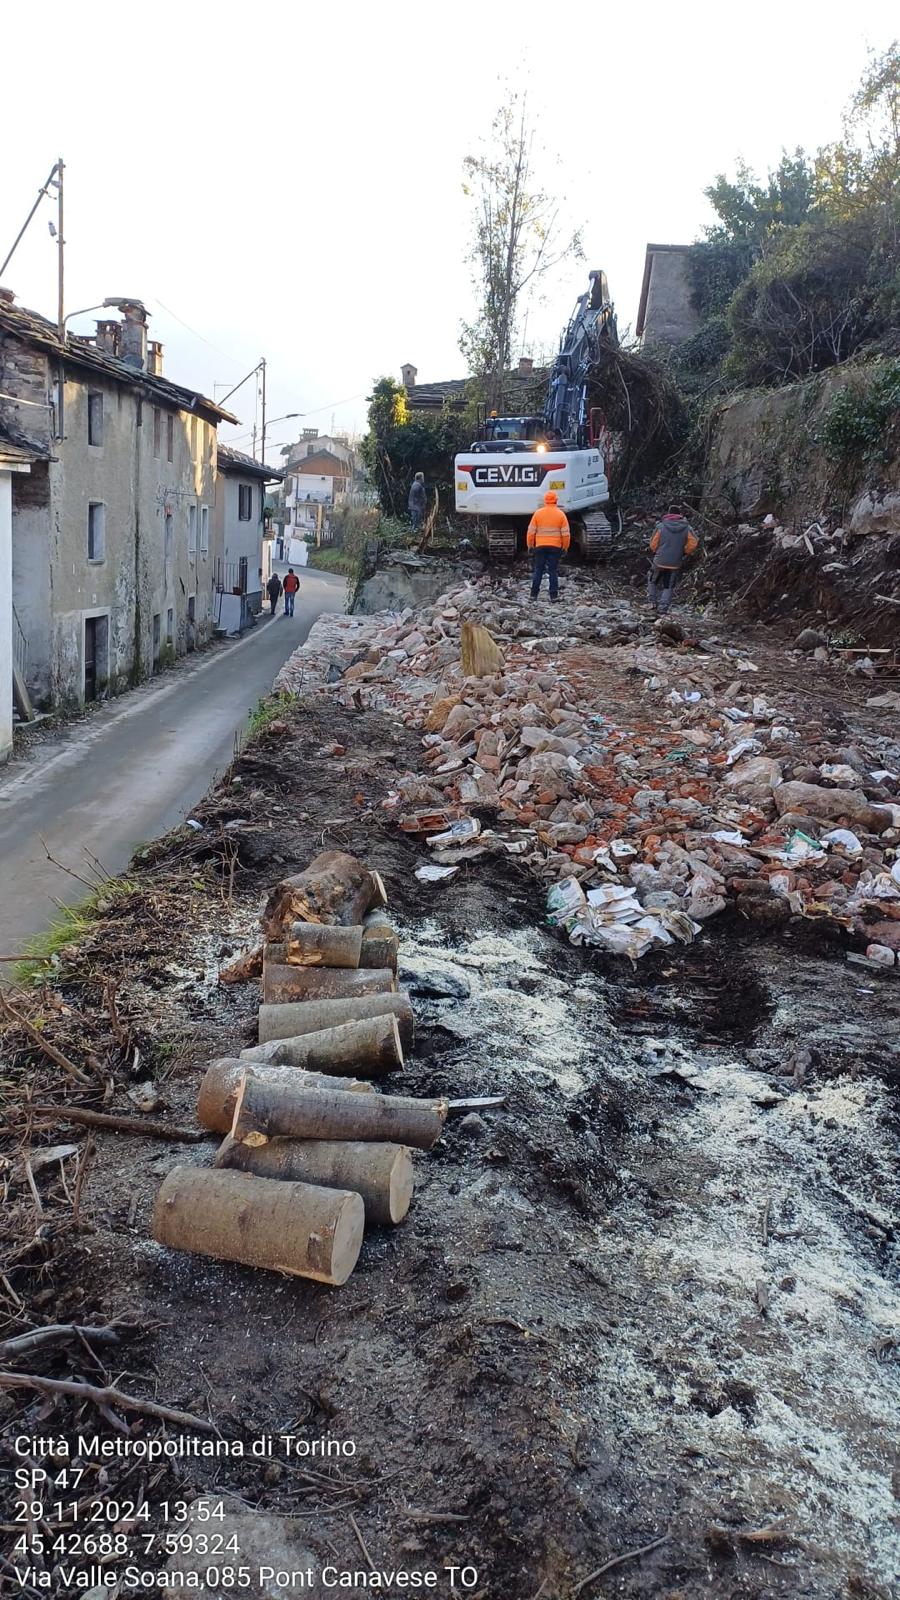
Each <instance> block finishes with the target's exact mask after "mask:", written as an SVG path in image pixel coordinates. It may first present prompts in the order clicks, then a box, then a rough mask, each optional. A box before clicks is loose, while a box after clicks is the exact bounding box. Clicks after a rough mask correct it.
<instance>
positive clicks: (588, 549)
mask: <svg viewBox="0 0 900 1600" xmlns="http://www.w3.org/2000/svg"><path fill="white" fill-rule="evenodd" d="M574 531H575V547H576V549H577V550H578V553H579V555H580V556H581V558H582V560H584V561H602V560H603V558H604V557H605V556H607V555H608V554H609V550H610V546H611V545H612V542H613V525H612V523H611V522H610V520H609V518H608V516H607V515H606V512H605V511H587V512H585V514H584V516H583V517H579V518H578V521H577V523H576V527H575V530H574Z"/></svg>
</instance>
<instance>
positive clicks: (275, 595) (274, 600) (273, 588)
mask: <svg viewBox="0 0 900 1600" xmlns="http://www.w3.org/2000/svg"><path fill="white" fill-rule="evenodd" d="M266 594H267V595H268V596H269V605H270V606H271V608H272V615H273V617H274V615H275V613H276V612H277V610H278V600H279V597H280V595H281V579H280V578H279V576H278V573H277V572H273V573H272V576H271V578H270V579H269V581H268V583H267V584H266Z"/></svg>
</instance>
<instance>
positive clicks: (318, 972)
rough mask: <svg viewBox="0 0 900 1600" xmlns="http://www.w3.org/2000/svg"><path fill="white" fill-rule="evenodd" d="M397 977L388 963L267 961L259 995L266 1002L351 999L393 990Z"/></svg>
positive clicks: (274, 1003)
mask: <svg viewBox="0 0 900 1600" xmlns="http://www.w3.org/2000/svg"><path fill="white" fill-rule="evenodd" d="M396 988H397V980H396V978H395V977H394V974H393V972H392V971H391V969H390V967H378V968H376V967H372V968H370V969H364V968H362V967H356V968H354V969H353V971H348V969H347V968H346V967H288V966H278V965H277V964H276V963H275V962H273V961H266V962H265V964H264V966H263V975H262V997H263V1000H264V1001H265V1003H266V1005H279V1004H280V1003H281V1002H282V1001H284V1000H353V999H355V998H357V996H360V995H367V994H393V993H394V992H395V990H396Z"/></svg>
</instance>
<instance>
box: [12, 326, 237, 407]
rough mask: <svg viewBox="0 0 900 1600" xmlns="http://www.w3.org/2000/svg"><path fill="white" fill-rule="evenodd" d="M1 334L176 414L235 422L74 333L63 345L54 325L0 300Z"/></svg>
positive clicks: (186, 391) (201, 397)
mask: <svg viewBox="0 0 900 1600" xmlns="http://www.w3.org/2000/svg"><path fill="white" fill-rule="evenodd" d="M0 332H7V333H12V334H16V335H18V337H19V338H20V339H23V340H27V341H28V342H29V343H30V344H36V345H38V346H39V347H40V348H41V349H42V350H48V351H50V352H51V354H53V355H57V356H58V355H62V356H63V358H64V359H65V361H66V363H67V364H68V365H69V366H74V367H84V368H85V369H86V370H87V371H90V372H97V373H100V374H101V375H102V376H103V377H106V378H111V379H112V380H113V381H114V382H116V383H127V384H128V385H129V386H130V387H131V388H135V387H139V388H142V389H144V390H146V391H148V392H149V393H150V394H151V395H152V396H153V397H154V398H155V399H158V400H159V401H161V402H162V403H163V404H168V405H171V406H177V407H178V409H179V411H205V412H206V413H207V415H208V416H210V417H212V418H213V419H214V420H215V421H216V422H237V421H238V418H237V417H235V416H233V415H232V413H231V412H230V411H225V410H224V409H223V408H222V406H220V405H217V404H216V402H215V401H214V400H210V399H208V397H207V396H206V395H204V394H200V393H199V392H198V391H197V390H196V389H185V388H183V387H182V386H181V384H179V383H172V382H170V380H169V379H168V378H161V377H159V378H158V377H154V375H153V374H152V373H150V372H146V371H144V370H143V369H142V368H140V367H133V366H130V365H129V364H128V362H127V361H120V360H119V358H118V357H117V356H110V355H107V354H106V352H105V351H104V350H98V349H97V346H96V345H93V344H90V343H89V341H88V340H87V339H80V338H79V337H78V335H77V334H75V333H70V334H68V335H67V337H66V340H65V343H64V344H63V343H62V342H61V341H60V337H59V334H58V332H57V328H56V324H55V323H54V322H49V321H48V320H47V318H46V317H42V316H39V315H38V313H37V312H36V311H29V310H28V309H27V308H26V307H25V306H17V305H13V304H10V303H9V302H7V301H5V300H0Z"/></svg>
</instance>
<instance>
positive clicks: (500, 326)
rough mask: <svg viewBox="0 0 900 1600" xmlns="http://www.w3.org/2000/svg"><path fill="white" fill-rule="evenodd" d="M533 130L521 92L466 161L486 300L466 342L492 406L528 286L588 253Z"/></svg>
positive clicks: (476, 262) (466, 328)
mask: <svg viewBox="0 0 900 1600" xmlns="http://www.w3.org/2000/svg"><path fill="white" fill-rule="evenodd" d="M534 137H535V130H534V127H533V125H532V124H531V123H530V122H529V120H528V114H527V105H526V102H525V100H524V99H523V100H522V101H519V100H518V99H517V98H515V97H514V98H513V99H512V101H511V103H510V104H509V105H505V106H503V107H502V108H501V109H500V110H499V111H498V112H497V115H496V116H495V118H494V121H493V124H492V127H491V140H490V149H489V150H487V151H485V152H484V153H482V154H481V155H478V156H467V157H466V160H465V163H464V172H465V181H464V184H463V189H464V192H465V193H466V194H467V195H469V196H471V197H472V199H473V200H474V202H475V215H474V222H473V238H472V246H471V251H470V256H469V259H470V261H471V263H472V266H473V269H474V272H473V276H474V281H475V285H476V290H477V293H478V299H479V305H478V314H477V316H476V318H475V320H474V322H471V323H463V326H462V330H461V333H460V341H459V342H460V349H461V350H462V353H463V355H464V356H465V357H466V359H467V361H468V363H469V370H470V372H471V373H472V374H473V375H474V376H476V377H478V378H481V379H482V381H483V385H484V394H485V399H486V400H487V402H488V405H489V406H498V405H500V404H501V401H502V393H503V378H504V374H505V373H506V371H507V370H508V368H509V366H510V362H511V358H512V349H513V342H514V340H515V337H516V333H517V326H518V313H519V307H520V302H521V297H522V295H523V293H524V291H525V290H526V289H529V288H534V286H535V284H536V283H537V282H538V281H539V280H540V279H541V278H542V277H543V276H544V275H545V274H546V273H548V272H549V271H550V270H551V268H553V267H555V266H556V265H557V263H558V262H560V261H561V260H562V259H563V257H564V256H567V255H573V256H575V257H576V258H577V259H581V258H582V257H583V251H582V248H581V238H580V235H579V233H578V232H577V230H573V231H572V232H571V233H569V232H567V231H564V230H563V229H562V228H561V224H560V208H559V203H558V201H557V199H556V197H555V196H554V195H552V194H548V193H546V192H545V190H543V189H542V188H541V187H540V186H539V184H538V182H537V180H536V178H535V175H534V170H533V150H534Z"/></svg>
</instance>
